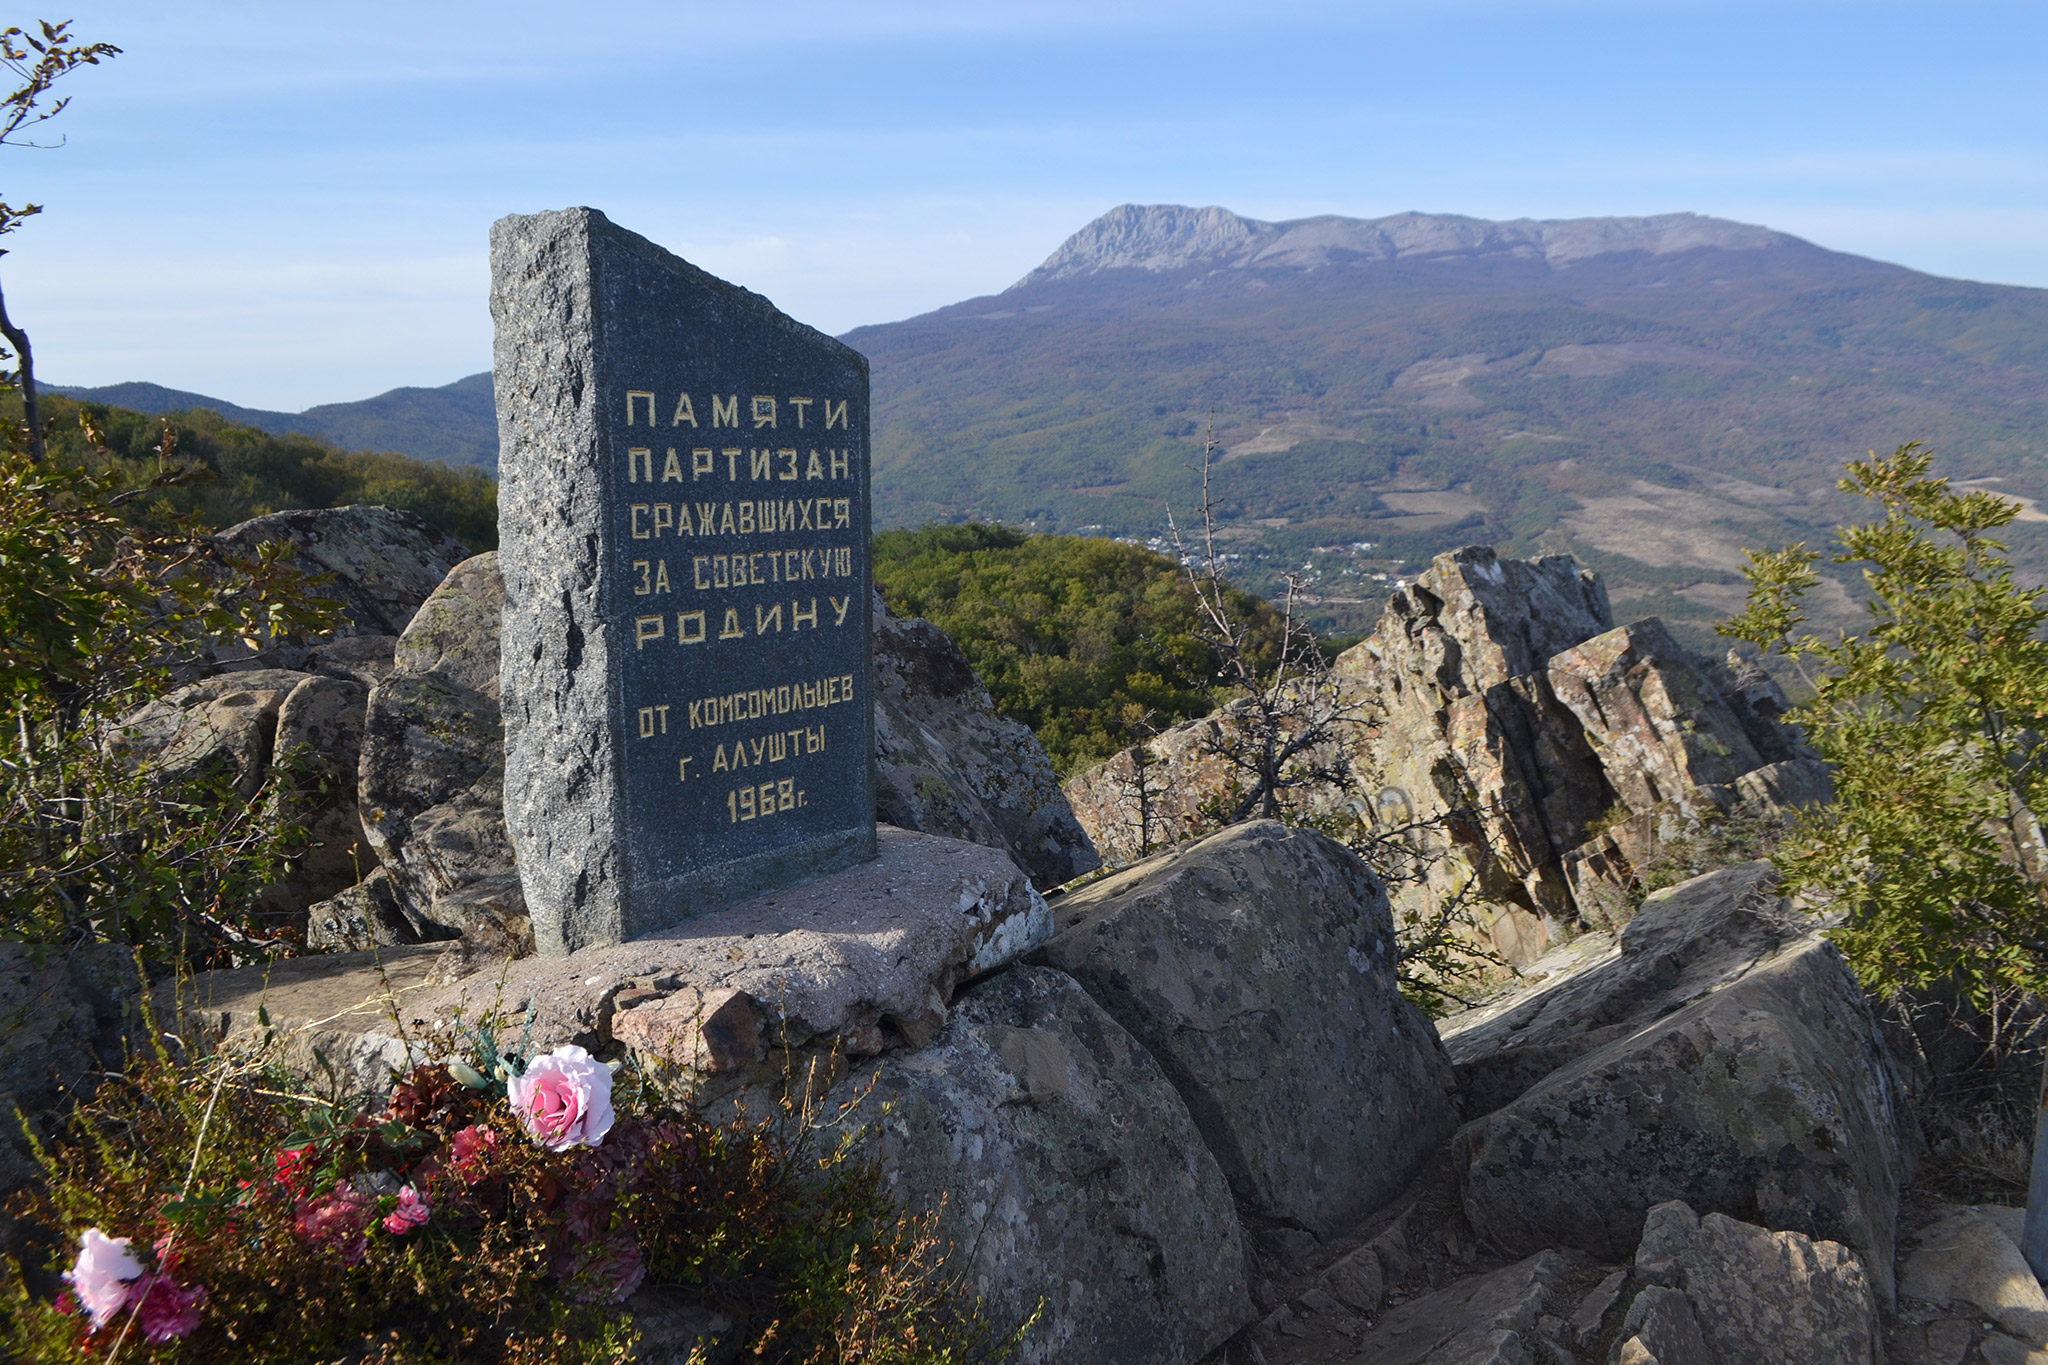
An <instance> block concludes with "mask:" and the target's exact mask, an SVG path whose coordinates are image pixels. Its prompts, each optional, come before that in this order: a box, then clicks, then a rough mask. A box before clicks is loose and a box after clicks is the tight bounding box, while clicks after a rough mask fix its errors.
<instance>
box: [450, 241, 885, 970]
mask: <svg viewBox="0 0 2048 1365" xmlns="http://www.w3.org/2000/svg"><path fill="white" fill-rule="evenodd" d="M491 317H492V321H493V323H494V326H495V329H496V340H495V347H494V351H493V373H494V382H495V387H496V391H497V403H498V432H499V443H500V449H499V457H498V478H499V492H498V534H499V562H500V566H501V568H502V570H503V572H504V575H505V617H504V635H503V648H502V660H503V663H502V670H503V673H502V678H503V692H504V714H505V819H506V825H507V828H508V830H509V832H510V834H511V838H512V844H513V848H514V850H515V852H516V854H517V856H518V864H519V874H520V877H521V880H522V882H523V884H524V887H525V891H526V903H527V907H528V910H529V912H530V914H531V915H532V920H533V930H534V939H535V944H536V947H537V948H538V950H539V951H540V952H542V953H552V954H560V953H566V952H571V951H574V950H575V949H578V948H584V947H589V946H592V945H596V944H602V943H617V942H622V941H625V940H627V939H631V938H635V937H637V936H639V935H642V934H645V933H649V932H651V931H653V930H656V929H659V928H662V927H664V926H667V925H671V924H675V923H678V922H680V921H682V920H686V919H690V918H693V917H695V916H697V915H701V914H704V913H706V912H708V911H710V910H714V909H717V908H719V907H721V906H725V905H728V904H731V903H732V902H734V901H737V900H739V899H741V898H743V897H746V896H749V895H752V894H754V893H757V892H760V891H764V890H768V889H771V888H773V887H776V886H780V885H785V884H788V883H791V882H796V881H801V880H805V879H807V878H810V877H814V876H817V875H819V874H822V873H825V872H829V871H832V870H834V869H837V868H841V867H845V866H848V865H850V864H853V863H856V862H859V861H862V860H864V859H868V858H872V857H874V856H875V847H876V845H875V822H874V809H875V797H874V778H873V773H872V768H871V764H872V755H873V751H874V741H873V728H874V715H873V706H872V700H871V697H870V691H871V686H872V673H871V668H870V663H869V658H870V640H869V635H870V630H871V621H870V611H869V602H870V600H871V587H870V575H869V563H868V507H869V504H868V472H869V471H868V368H867V361H866V360H865V359H864V358H863V357H862V356H861V355H860V354H859V353H858V352H857V351H854V350H852V349H851V348H849V347H847V346H845V345H843V344H841V343H840V342H837V341H835V340H833V339H832V338H831V337H828V336H825V335H823V334H822V333H820V332H817V331H814V330H813V329H811V328H809V327H806V326H804V325H803V324H802V323H799V322H797V321H795V320H794V319H792V318H789V317H787V316H785V315H784V314H782V313H781V312H779V311H778V310H777V309H776V308H775V307H774V305H772V304H770V303H769V302H768V301H767V300H766V299H764V298H762V297H760V296H759V295H757V294H753V293H750V292H748V291H747V290H745V289H742V288H740V287H738V286H736V285H733V284H729V283H727V282H725V281H724V280H720V279H718V278H717V277H715V276H713V275H710V274H707V273H706V272H704V271H702V270H699V269H698V268H697V267H695V266H693V265H691V264H689V263H688V262H687V261H684V260H682V259H681V258H680V257H677V256H674V255H671V254H670V253H669V252H667V251H665V250H663V249H662V248H661V247H659V246H656V245H655V244H654V243H652V242H649V241H648V240H646V239H645V238H643V237H640V236H637V235H635V234H634V233H631V232H628V231H626V230H625V229H623V228H620V227H618V226H616V225H615V224H613V223H611V222H610V221H609V220H607V219H606V218H605V216H604V215H603V214H601V213H599V212H597V211H596V210H595V209H588V208H577V209H565V210H561V211H559V212H550V213H537V214H532V215H515V216H512V217H508V218H504V219H501V220H499V221H498V222H497V223H496V224H495V225H493V227H492V229H491Z"/></svg>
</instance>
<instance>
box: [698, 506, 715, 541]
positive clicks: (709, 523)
mask: <svg viewBox="0 0 2048 1365" xmlns="http://www.w3.org/2000/svg"><path fill="white" fill-rule="evenodd" d="M717 521H718V504H717V503H715V502H700V503H698V504H697V534H698V535H700V536H715V535H717V534H718V525H717Z"/></svg>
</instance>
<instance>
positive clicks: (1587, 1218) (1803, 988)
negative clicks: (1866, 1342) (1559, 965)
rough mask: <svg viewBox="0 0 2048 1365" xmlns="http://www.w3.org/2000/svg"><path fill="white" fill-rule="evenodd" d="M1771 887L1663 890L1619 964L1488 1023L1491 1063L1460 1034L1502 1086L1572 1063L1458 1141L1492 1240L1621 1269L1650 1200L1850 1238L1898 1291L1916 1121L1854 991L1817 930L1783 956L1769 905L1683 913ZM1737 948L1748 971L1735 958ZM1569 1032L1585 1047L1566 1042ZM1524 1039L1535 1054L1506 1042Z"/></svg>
mask: <svg viewBox="0 0 2048 1365" xmlns="http://www.w3.org/2000/svg"><path fill="white" fill-rule="evenodd" d="M1764 889H1765V888H1764V882H1763V879H1762V878H1761V876H1760V875H1759V874H1758V873H1757V871H1756V870H1755V869H1753V868H1751V869H1743V868H1737V869H1730V870H1728V871H1725V872H1722V873H1716V874H1712V875H1711V876H1709V877H1708V878H1703V879H1701V880H1700V882H1697V883H1688V884H1687V885H1686V887H1682V888H1679V889H1678V892H1677V893H1676V894H1673V895H1671V896H1668V897H1665V898H1663V902H1662V903H1661V904H1660V902H1659V900H1657V899H1655V898H1653V899H1652V900H1651V901H1650V902H1648V903H1647V904H1646V906H1645V913H1644V915H1643V917H1642V918H1641V919H1639V920H1638V921H1637V923H1638V924H1644V928H1643V929H1641V930H1640V931H1636V930H1635V926H1633V925H1632V926H1631V932H1633V933H1634V934H1635V939H1634V951H1633V952H1630V951H1629V950H1628V944H1627V942H1626V941H1625V942H1624V950H1623V952H1622V953H1621V954H1620V955H1619V958H1618V960H1608V961H1605V962H1600V963H1596V964H1594V965H1593V966H1591V967H1588V968H1586V969H1584V972H1583V975H1581V976H1578V977H1575V978H1573V979H1569V980H1567V981H1566V982H1564V983H1561V984H1560V985H1559V986H1558V987H1556V988H1555V989H1554V990H1552V991H1550V992H1546V994H1545V995H1544V996H1542V997H1539V998H1538V999H1537V1000H1535V1001H1532V1002H1529V1003H1527V1004H1525V1005H1523V1006H1520V1007H1518V1013H1517V1014H1516V1016H1515V1017H1514V1018H1512V1019H1506V1018H1503V1019H1496V1020H1494V1021H1492V1022H1491V1023H1490V1024H1489V1025H1487V1028H1488V1029H1489V1030H1490V1031H1491V1038H1492V1042H1493V1049H1492V1051H1493V1059H1494V1060H1492V1061H1491V1062H1490V1063H1489V1059H1488V1057H1487V1056H1486V1055H1484V1049H1483V1048H1481V1047H1480V1046H1478V1045H1477V1042H1476V1040H1470V1041H1459V1040H1454V1046H1457V1047H1458V1049H1459V1051H1460V1052H1461V1053H1462V1055H1463V1056H1464V1058H1465V1061H1466V1064H1467V1065H1468V1067H1471V1066H1474V1065H1478V1066H1480V1067H1483V1068H1485V1069H1484V1070H1483V1071H1482V1074H1484V1075H1487V1076H1489V1077H1490V1083H1491V1084H1493V1085H1495V1086H1496V1087H1499V1088H1501V1090H1502V1092H1503V1093H1505V1092H1506V1091H1508V1090H1512V1089H1515V1088H1518V1087H1519V1086H1520V1085H1521V1084H1522V1082H1523V1081H1524V1080H1525V1079H1526V1075H1525V1074H1517V1073H1516V1068H1515V1066H1514V1065H1513V1064H1512V1063H1504V1062H1502V1061H1500V1060H1498V1059H1499V1058H1501V1057H1503V1056H1506V1055H1509V1054H1513V1053H1516V1052H1518V1051H1522V1050H1523V1049H1540V1050H1543V1051H1531V1052H1525V1053H1524V1060H1525V1061H1527V1062H1529V1063H1532V1064H1538V1065H1540V1061H1539V1059H1541V1058H1542V1057H1543V1056H1544V1052H1546V1051H1547V1053H1548V1059H1549V1060H1561V1061H1563V1064H1562V1065H1561V1066H1559V1067H1558V1069H1556V1070H1554V1071H1551V1072H1550V1073H1549V1074H1548V1075H1545V1076H1543V1077H1542V1078H1541V1079H1540V1080H1538V1081H1536V1082H1535V1083H1534V1084H1533V1085H1530V1086H1529V1087H1528V1088H1527V1089H1526V1090H1522V1092H1521V1093H1520V1094H1519V1095H1517V1096H1516V1097H1515V1098H1514V1099H1513V1100H1512V1101H1511V1102H1508V1103H1506V1104H1505V1105H1504V1106H1503V1107H1502V1108H1500V1109H1498V1110H1496V1111H1495V1112H1493V1113H1490V1114H1487V1115H1485V1116H1483V1117H1480V1118H1476V1119H1474V1120H1473V1121H1472V1122H1471V1123H1469V1124H1467V1125H1466V1126H1465V1127H1464V1128H1463V1129H1461V1130H1460V1131H1459V1133H1458V1135H1457V1137H1456V1139H1455V1140H1454V1142H1453V1145H1452V1152H1453V1161H1454V1163H1455V1164H1456V1166H1457V1168H1458V1170H1459V1171H1460V1173H1461V1174H1460V1178H1461V1181H1462V1188H1463V1202H1464V1209H1465V1214H1466V1216H1467V1218H1468V1219H1469V1220H1470V1221H1471V1224H1472V1227H1473V1228H1474V1230H1475V1231H1476V1232H1477V1233H1478V1235H1479V1236H1480V1237H1481V1238H1482V1240H1484V1241H1486V1242H1488V1243H1490V1244H1492V1245H1494V1246H1496V1247H1498V1248H1500V1249H1502V1250H1504V1251H1507V1252H1510V1253H1520V1252H1527V1251H1530V1250H1533V1249H1536V1248H1539V1247H1545V1246H1572V1247H1578V1248H1581V1249H1583V1250H1585V1251H1587V1252H1590V1253H1592V1254H1594V1255H1596V1256H1604V1257H1608V1258H1617V1257H1620V1256H1623V1255H1626V1254H1627V1252H1628V1250H1629V1248H1630V1246H1631V1245H1632V1244H1633V1243H1634V1242H1635V1240H1636V1232H1637V1229H1638V1228H1640V1227H1641V1225H1642V1219H1643V1216H1644V1215H1645V1213H1646V1212H1647V1211H1648V1210H1649V1209H1650V1208H1651V1207H1652V1206H1654V1205H1657V1204H1660V1203H1663V1202H1665V1201H1667V1200H1684V1201H1685V1202H1687V1203H1688V1204H1690V1205H1692V1206H1693V1207H1695V1208H1698V1209H1704V1210H1708V1211H1711V1212H1719V1213H1725V1214H1728V1215H1730V1216H1732V1217H1736V1218H1741V1219H1743V1220H1745V1221H1751V1222H1759V1223H1763V1224H1765V1225H1766V1226H1769V1227H1773V1228H1778V1229H1785V1230H1792V1231H1798V1232H1803V1233H1806V1234H1807V1235H1809V1236H1812V1237H1818V1238H1826V1239H1829V1240H1832V1241H1838V1242H1842V1243H1845V1244H1846V1245H1848V1246H1850V1247H1852V1248H1854V1249H1855V1250H1856V1252H1857V1253H1858V1255H1860V1256H1861V1257H1862V1258H1863V1261H1864V1264H1865V1265H1866V1266H1867V1267H1868V1269H1869V1273H1870V1274H1871V1276H1872V1279H1873V1281H1874V1283H1875V1284H1876V1285H1877V1287H1878V1288H1879V1290H1880V1292H1881V1293H1882V1294H1883V1295H1885V1296H1886V1297H1887V1298H1889V1296H1890V1293H1891V1279H1892V1274H1891V1266H1892V1253H1893V1246H1894V1242H1895V1240H1896V1234H1897V1219H1898V1201H1899V1190H1900V1187H1901V1185H1902V1184H1903V1183H1904V1181H1905V1179H1906V1177H1907V1176H1908V1175H1909V1174H1910V1170H1911V1150H1912V1147H1911V1127H1910V1125H1911V1120H1910V1118H1909V1117H1908V1115H1907V1113H1906V1110H1905V1107H1904V1095H1903V1092H1902V1087H1901V1085H1900V1081H1899V1078H1898V1075H1897V1073H1896V1072H1895V1070H1894V1068H1893V1063H1892V1060H1891V1056H1890V1053H1889V1051H1888V1050H1887V1049H1886V1047H1885V1044H1884V1041H1883V1038H1882V1037H1881V1035H1880V1033H1879V1029H1878V1024H1877V1021H1876V1020H1875V1018H1874V1017H1873V1016H1872V1013H1871V1009H1870V1005H1869V1002H1868V1000H1867V999H1866V997H1865V996H1864V994H1863V990H1862V987H1861V986H1859V985H1858V984H1857V981H1856V978H1855V976H1854V974H1853V973H1852V972H1851V971H1850V970H1849V967H1848V964H1847V963H1846V962H1844V961H1843V959H1842V956H1841V954H1840V952H1839V951H1837V950H1836V948H1835V947H1834V945H1832V944H1830V943H1828V942H1826V941H1825V940H1823V939H1821V938H1819V937H1817V936H1810V935H1809V936H1801V937H1793V938H1789V939H1785V940H1783V941H1781V942H1779V943H1778V944H1777V945H1776V946H1771V945H1772V940H1773V939H1775V938H1777V937H1778V935H1779V934H1781V933H1782V932H1784V930H1783V928H1782V921H1781V920H1780V919H1779V917H1778V912H1777V910H1776V908H1775V907H1774V906H1772V905H1759V906H1757V907H1756V908H1755V909H1754V910H1745V909H1743V908H1742V900H1741V899H1738V900H1737V903H1736V905H1735V906H1733V907H1729V908H1726V909H1724V910H1723V912H1722V913H1721V914H1719V915H1718V916H1716V917H1715V918H1716V919H1718V921H1719V927H1718V929H1716V928H1714V927H1713V921H1712V920H1709V921H1708V922H1706V923H1705V924H1701V925H1697V926H1696V925H1693V924H1690V923H1688V922H1687V920H1688V917H1687V916H1686V915H1684V914H1683V913H1682V909H1683V908H1684V907H1685V906H1686V905H1687V902H1688V900H1689V901H1690V902H1691V903H1693V904H1697V903H1698V902H1699V901H1700V900H1701V899H1703V898H1704V899H1712V898H1714V897H1733V898H1748V897H1752V896H1755V895H1757V894H1758V893H1759V892H1760V891H1762V890H1764ZM1707 893H1712V895H1711V896H1709V895H1708V894H1707ZM1660 911H1662V912H1663V913H1660ZM1645 921H1647V923H1645ZM1717 936H1719V937H1720V939H1721V940H1722V942H1721V946H1720V947H1718V948H1717V947H1715V946H1714V939H1715V938H1716V937H1717ZM1742 942H1747V943H1749V944H1750V945H1752V946H1753V947H1754V949H1755V950H1756V953H1757V955H1756V956H1755V957H1754V959H1752V960H1749V961H1744V960H1742V958H1741V949H1740V948H1738V947H1736V944H1738V943H1742ZM1717 976H1718V978H1719V979H1718V980H1716V979H1715V978H1716V977H1717ZM1695 992H1701V993H1698V994H1697V995H1696V998H1693V999H1691V1001H1690V1003H1682V1002H1683V1001H1684V1000H1685V997H1687V996H1688V995H1693V994H1694V993H1695ZM1666 1009H1668V1010H1670V1012H1669V1013H1664V1014H1661V1016H1660V1015H1659V1014H1658V1013H1657V1012H1658V1011H1662V1010H1666ZM1518 1022H1519V1023H1522V1024H1524V1028H1522V1029H1521V1030H1516V1029H1515V1028H1514V1024H1515V1023H1518ZM1574 1028H1577V1029H1579V1030H1581V1031H1583V1032H1585V1033H1588V1034H1590V1035H1591V1036H1590V1037H1587V1038H1586V1039H1584V1040H1583V1042H1582V1043H1579V1044H1574V1043H1573V1042H1571V1041H1570V1035H1571V1033H1572V1030H1573V1029H1574ZM1531 1030H1536V1031H1537V1032H1536V1036H1535V1037H1533V1038H1532V1039H1531V1040H1530V1041H1529V1042H1528V1043H1519V1042H1514V1041H1510V1036H1511V1035H1513V1034H1515V1033H1518V1032H1519V1033H1527V1032H1530V1031H1531ZM1586 1044H1595V1045H1594V1046H1591V1048H1590V1050H1586V1051H1584V1052H1582V1053H1579V1055H1577V1056H1575V1057H1574V1056H1572V1054H1573V1053H1574V1052H1575V1051H1576V1050H1577V1048H1578V1047H1580V1046H1584V1045H1586ZM1530 1069H1532V1070H1533V1069H1535V1066H1534V1065H1532V1066H1531V1067H1530Z"/></svg>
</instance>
